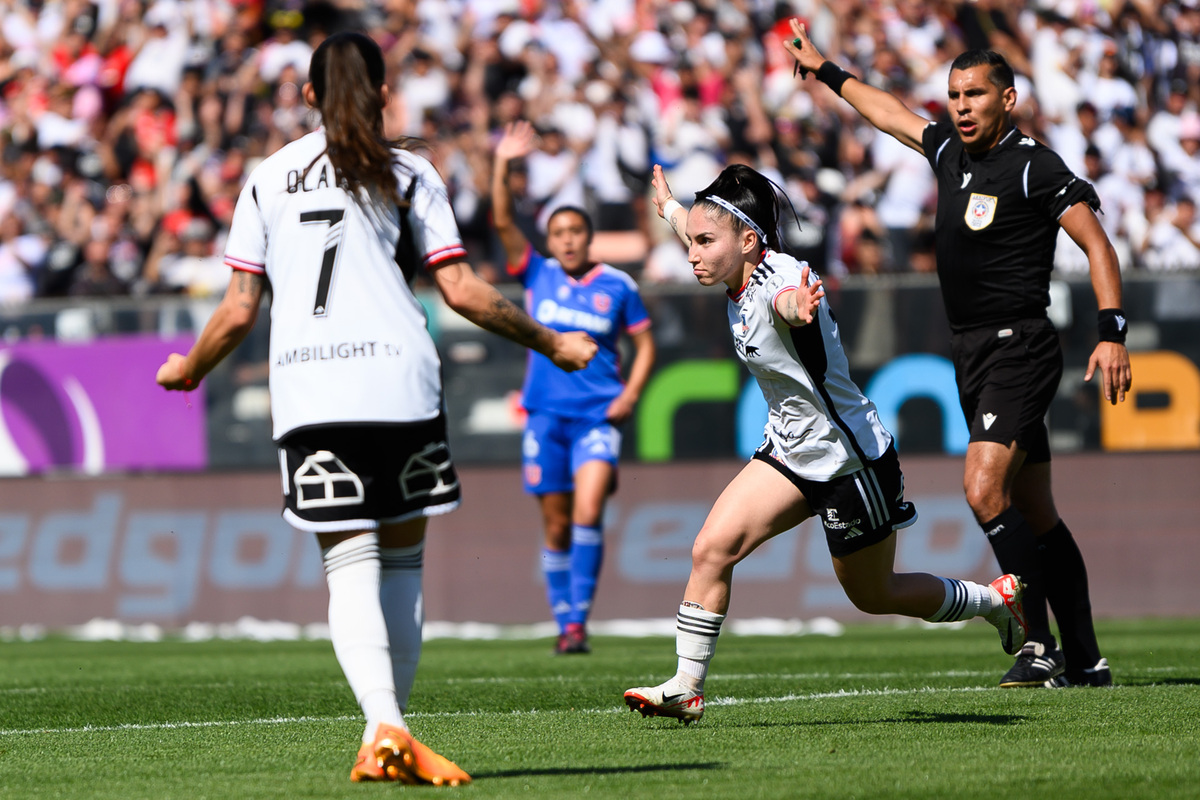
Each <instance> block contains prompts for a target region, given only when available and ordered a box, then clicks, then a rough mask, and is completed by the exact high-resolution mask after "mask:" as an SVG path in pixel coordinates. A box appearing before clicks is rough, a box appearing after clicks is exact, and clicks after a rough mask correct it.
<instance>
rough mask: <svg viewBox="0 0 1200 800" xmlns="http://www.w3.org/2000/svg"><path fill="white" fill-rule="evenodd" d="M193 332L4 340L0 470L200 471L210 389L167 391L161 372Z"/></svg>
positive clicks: (1, 353)
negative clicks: (66, 340)
mask: <svg viewBox="0 0 1200 800" xmlns="http://www.w3.org/2000/svg"><path fill="white" fill-rule="evenodd" d="M193 341H194V337H193V336H192V335H190V334H189V335H185V336H178V337H175V338H171V339H161V338H159V337H158V336H154V335H145V336H127V337H112V338H106V339H103V340H99V341H95V342H88V343H82V344H63V343H59V342H18V343H15V344H9V345H0V475H34V474H39V473H45V472H57V471H66V472H80V473H84V474H87V475H97V474H100V473H102V472H105V471H122V470H158V469H167V470H200V469H203V468H204V467H205V466H206V464H207V461H208V452H207V440H206V434H205V414H204V393H203V392H189V393H188V394H187V395H186V396H185V395H183V394H181V393H178V392H167V391H164V390H163V389H162V388H160V387H159V386H158V385H157V384H155V382H154V374H155V372H156V371H157V370H158V367H159V365H160V364H162V363H163V362H164V361H166V359H167V356H168V355H169V354H170V353H186V352H187V350H188V348H189V347H190V346H191V344H192V342H193Z"/></svg>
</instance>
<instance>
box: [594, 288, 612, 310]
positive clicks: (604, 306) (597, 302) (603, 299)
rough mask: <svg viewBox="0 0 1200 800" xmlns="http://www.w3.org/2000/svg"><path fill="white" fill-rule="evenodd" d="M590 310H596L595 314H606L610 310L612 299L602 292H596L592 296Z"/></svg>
mask: <svg viewBox="0 0 1200 800" xmlns="http://www.w3.org/2000/svg"><path fill="white" fill-rule="evenodd" d="M592 308H594V309H596V313H597V314H607V313H608V311H609V309H611V308H612V298H611V297H609V296H608V295H606V294H604V293H603V292H597V293H596V294H594V295H592Z"/></svg>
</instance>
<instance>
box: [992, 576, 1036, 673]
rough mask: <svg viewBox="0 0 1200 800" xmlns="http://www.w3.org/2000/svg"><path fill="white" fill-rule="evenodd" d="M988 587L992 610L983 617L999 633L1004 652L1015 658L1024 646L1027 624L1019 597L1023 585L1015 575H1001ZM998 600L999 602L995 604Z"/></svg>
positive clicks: (1022, 590) (1022, 592) (1023, 588)
mask: <svg viewBox="0 0 1200 800" xmlns="http://www.w3.org/2000/svg"><path fill="white" fill-rule="evenodd" d="M988 586H989V587H990V588H991V590H992V610H991V611H990V612H988V615H987V616H986V617H984V619H986V620H987V621H988V622H990V623H992V625H994V626H996V630H998V631H1000V644H1001V646H1003V647H1004V652H1006V653H1008V654H1009V655H1010V656H1015V655H1016V654H1017V653H1018V652H1020V650H1021V647H1022V645H1024V644H1025V637H1026V635H1027V634H1028V633H1029V624H1028V623H1027V622H1026V621H1025V608H1024V607H1023V606H1022V605H1021V596H1022V595H1023V594H1024V593H1025V584H1023V583H1021V579H1020V578H1018V577H1017V576H1016V575H1011V574H1009V575H1001V576H1000V577H999V578H996V580H994V581H992V582H991V583H990V584H988ZM997 599H999V602H997Z"/></svg>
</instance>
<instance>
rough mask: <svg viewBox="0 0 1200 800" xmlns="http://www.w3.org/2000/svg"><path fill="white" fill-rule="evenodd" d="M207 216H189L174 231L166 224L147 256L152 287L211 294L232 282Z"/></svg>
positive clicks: (189, 293)
mask: <svg viewBox="0 0 1200 800" xmlns="http://www.w3.org/2000/svg"><path fill="white" fill-rule="evenodd" d="M214 238H215V231H214V229H213V226H212V223H210V222H209V221H208V220H206V219H203V218H200V217H196V218H193V219H189V220H188V221H187V222H186V223H185V224H184V225H183V226H182V227H181V229H180V230H179V231H178V233H175V232H173V231H171V230H169V229H167V228H165V227H164V229H163V230H162V231H160V233H159V235H158V237H157V238H156V239H155V240H154V246H153V248H151V250H150V255H149V256H147V258H146V271H145V274H144V276H143V277H144V279H145V281H146V283H147V285H148V286H149V287H150V289H151V291H158V292H167V293H175V294H187V295H190V296H192V297H212V296H214V295H218V294H220V293H222V292H224V291H225V287H227V286H228V285H229V267H227V266H225V261H224V258H223V255H222V254H221V253H219V252H217V251H216V249H215V247H214V246H213V245H214Z"/></svg>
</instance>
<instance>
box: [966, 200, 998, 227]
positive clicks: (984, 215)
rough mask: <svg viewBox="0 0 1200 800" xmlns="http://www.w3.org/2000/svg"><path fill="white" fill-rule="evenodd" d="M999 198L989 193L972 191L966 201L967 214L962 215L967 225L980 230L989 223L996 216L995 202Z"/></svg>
mask: <svg viewBox="0 0 1200 800" xmlns="http://www.w3.org/2000/svg"><path fill="white" fill-rule="evenodd" d="M999 200H1000V198H998V197H993V196H992V195H990V194H977V193H975V192H972V193H971V199H970V200H969V201H968V202H967V214H966V216H965V217H964V219H965V220H966V222H967V227H968V228H970V229H971V230H973V231H981V230H983V229H984V228H986V227H987V226H988V225H991V224H992V220H994V219H995V218H996V203H998V202H999Z"/></svg>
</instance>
